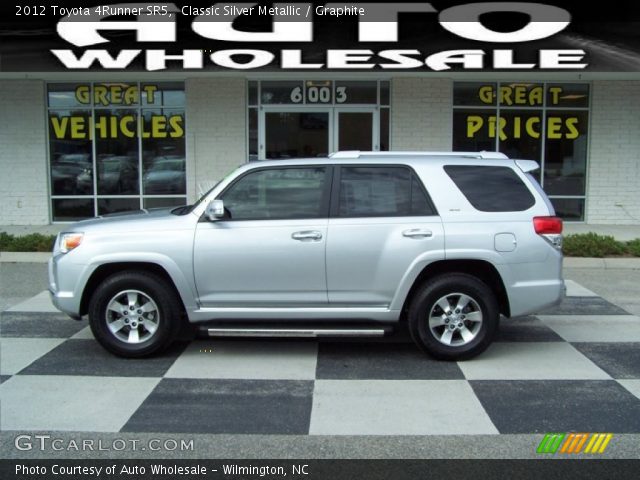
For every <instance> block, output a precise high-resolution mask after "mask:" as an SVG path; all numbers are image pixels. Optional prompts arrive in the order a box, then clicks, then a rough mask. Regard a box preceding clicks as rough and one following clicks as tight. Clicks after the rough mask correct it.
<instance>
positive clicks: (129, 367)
mask: <svg viewBox="0 0 640 480" xmlns="http://www.w3.org/2000/svg"><path fill="white" fill-rule="evenodd" d="M567 287H568V297H567V298H566V299H565V301H563V303H562V304H561V305H559V306H557V307H554V308H553V309H550V310H548V311H545V312H542V313H541V314H539V315H535V316H528V317H522V318H518V319H512V320H504V321H503V322H502V324H501V328H500V333H499V337H498V339H497V341H496V342H495V343H494V344H493V345H492V346H491V347H490V348H489V350H488V351H487V352H485V353H484V354H483V355H481V356H480V357H478V358H476V359H473V360H471V361H466V362H458V363H447V362H438V361H435V360H432V359H430V358H428V357H426V356H425V355H423V354H421V353H420V352H418V350H417V349H416V348H415V347H414V346H413V344H412V343H411V342H410V340H409V337H408V335H407V332H404V331H401V332H399V333H397V334H396V335H394V336H392V337H388V338H385V339H381V340H368V341H362V340H358V341H355V340H354V341H351V340H349V341H345V340H341V341H338V340H327V341H316V340H312V341H306V340H302V341H301V340H269V339H265V340H256V341H254V340H251V341H247V340H234V339H224V340H219V339H207V340H202V339H198V340H189V339H185V340H183V341H179V342H177V343H176V344H174V346H173V347H172V348H171V349H170V350H169V351H167V352H166V353H164V354H163V355H160V356H156V357H154V358H150V359H142V360H125V359H121V358H117V357H114V356H112V355H110V354H108V353H107V352H105V351H104V350H103V349H102V348H101V347H100V346H99V345H98V344H97V343H96V342H95V341H94V340H93V337H92V335H91V332H90V330H89V328H88V326H87V323H86V321H84V322H75V321H73V320H70V319H68V318H67V317H65V316H64V315H62V314H60V313H55V311H54V310H53V307H52V306H51V305H50V303H49V301H48V298H47V294H46V292H43V293H42V294H39V295H37V296H36V297H34V298H32V299H30V300H28V301H26V302H24V303H22V304H19V305H16V306H14V307H12V308H11V309H9V310H7V311H5V312H3V313H2V317H1V318H0V382H1V384H0V401H1V405H0V430H5V431H6V430H20V431H26V430H34V431H51V430H52V431H56V430H57V431H92V432H162V433H231V434H253V433H257V434H303V435H306V434H309V435H437V434H444V435H447V434H498V433H542V432H547V431H601V432H616V433H639V432H640V319H639V318H638V317H636V316H633V315H630V314H628V313H627V312H626V311H624V310H622V309H621V308H619V307H617V306H615V305H613V304H611V303H609V302H607V301H606V300H604V299H602V298H600V297H598V296H596V295H595V294H593V293H592V292H590V291H589V290H586V289H585V288H583V287H582V286H580V285H578V284H576V283H575V282H571V281H567Z"/></svg>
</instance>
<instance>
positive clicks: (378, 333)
mask: <svg viewBox="0 0 640 480" xmlns="http://www.w3.org/2000/svg"><path fill="white" fill-rule="evenodd" d="M200 331H201V332H203V333H206V334H207V335H208V336H210V337H297V338H299V337H304V338H318V337H383V336H385V335H387V334H389V333H391V332H392V329H391V327H366V328H356V327H349V328H337V327H332V328H303V327H285V328H282V327H279V328H276V327H250V328H242V327H237V328H230V327H211V326H207V327H201V328H200Z"/></svg>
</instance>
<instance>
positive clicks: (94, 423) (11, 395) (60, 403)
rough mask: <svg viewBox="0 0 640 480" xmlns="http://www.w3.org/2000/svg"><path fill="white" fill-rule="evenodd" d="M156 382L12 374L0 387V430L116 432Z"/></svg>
mask: <svg viewBox="0 0 640 480" xmlns="http://www.w3.org/2000/svg"><path fill="white" fill-rule="evenodd" d="M159 381H160V379H159V378H140V377H136V378H122V377H83V376H56V375H47V376H41V375H17V376H14V377H11V378H10V379H9V380H7V381H6V382H4V383H3V384H1V385H0V398H1V399H2V412H1V415H0V430H40V431H42V430H44V431H46V430H71V431H94V432H117V431H119V430H120V429H121V428H122V426H123V425H124V424H125V423H126V422H127V420H129V417H131V415H133V413H134V412H135V411H136V410H137V409H138V407H139V406H140V405H141V404H142V402H143V401H144V399H145V398H147V396H148V395H149V394H150V393H151V391H152V390H153V388H154V387H155V386H156V385H157V384H158V382H159Z"/></svg>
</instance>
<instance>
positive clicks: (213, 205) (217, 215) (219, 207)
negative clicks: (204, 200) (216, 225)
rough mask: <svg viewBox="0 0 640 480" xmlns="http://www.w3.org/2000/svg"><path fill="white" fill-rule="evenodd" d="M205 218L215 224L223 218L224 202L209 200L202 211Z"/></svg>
mask: <svg viewBox="0 0 640 480" xmlns="http://www.w3.org/2000/svg"><path fill="white" fill-rule="evenodd" d="M204 214H205V216H206V217H207V218H208V219H209V221H211V222H215V221H217V220H219V219H221V218H222V217H224V202H223V201H222V200H211V201H210V202H209V203H208V204H207V208H206V209H205V211H204Z"/></svg>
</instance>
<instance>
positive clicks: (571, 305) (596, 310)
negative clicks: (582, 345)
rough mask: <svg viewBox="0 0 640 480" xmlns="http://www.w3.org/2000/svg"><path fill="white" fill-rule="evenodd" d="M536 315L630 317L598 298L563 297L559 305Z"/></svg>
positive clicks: (625, 312)
mask: <svg viewBox="0 0 640 480" xmlns="http://www.w3.org/2000/svg"><path fill="white" fill-rule="evenodd" d="M536 315H630V313H629V312H627V311H626V310H624V309H622V308H620V307H618V306H617V305H614V304H613V303H611V302H607V301H606V300H605V299H604V298H600V297H564V299H563V300H562V303H560V305H556V306H554V307H549V308H546V309H544V310H541V311H539V312H536Z"/></svg>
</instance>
